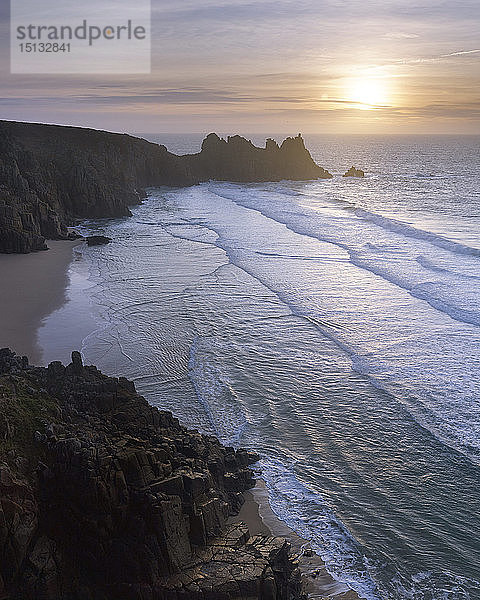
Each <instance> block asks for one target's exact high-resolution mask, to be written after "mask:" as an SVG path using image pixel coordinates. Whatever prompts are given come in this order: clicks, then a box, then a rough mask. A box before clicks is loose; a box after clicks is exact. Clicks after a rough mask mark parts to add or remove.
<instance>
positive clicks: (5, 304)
mask: <svg viewBox="0 0 480 600" xmlns="http://www.w3.org/2000/svg"><path fill="white" fill-rule="evenodd" d="M79 243H80V241H79V240H75V241H63V240H61V241H49V242H48V246H49V248H50V249H49V250H46V251H42V252H34V253H31V254H0V281H1V287H0V347H1V348H4V347H9V348H11V349H12V350H14V351H15V352H16V353H17V354H19V355H26V356H28V358H29V360H30V362H32V363H34V364H38V363H39V362H40V360H41V358H42V353H41V349H40V346H39V344H38V341H37V331H38V328H39V327H40V325H41V323H42V320H43V319H44V318H45V317H46V316H47V315H49V314H50V313H51V312H53V311H54V310H56V309H57V308H59V307H60V306H62V304H63V303H64V302H65V300H66V288H67V284H68V267H69V265H70V263H71V261H72V255H73V247H74V246H76V245H78V244H79Z"/></svg>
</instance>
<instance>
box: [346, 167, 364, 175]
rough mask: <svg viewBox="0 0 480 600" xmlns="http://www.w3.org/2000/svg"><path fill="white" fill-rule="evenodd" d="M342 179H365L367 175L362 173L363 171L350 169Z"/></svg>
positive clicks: (354, 168)
mask: <svg viewBox="0 0 480 600" xmlns="http://www.w3.org/2000/svg"><path fill="white" fill-rule="evenodd" d="M342 177H365V173H364V172H363V171H362V169H357V168H356V167H350V168H349V169H348V171H347V172H346V173H344V174H343V175H342Z"/></svg>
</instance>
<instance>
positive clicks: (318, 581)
mask: <svg viewBox="0 0 480 600" xmlns="http://www.w3.org/2000/svg"><path fill="white" fill-rule="evenodd" d="M233 520H234V521H243V522H244V523H246V524H247V525H248V529H249V531H250V534H251V535H275V536H280V537H284V538H286V539H288V540H289V541H290V543H291V544H292V548H293V549H294V552H295V553H296V554H297V555H298V557H299V566H300V570H301V572H302V576H303V581H304V586H305V591H306V592H308V594H309V598H310V599H311V600H321V599H325V598H335V600H357V599H358V598H359V596H358V595H357V594H356V593H355V592H353V591H352V590H350V589H349V588H348V587H347V586H346V585H344V584H342V583H339V582H338V581H336V580H335V579H333V577H332V576H331V575H330V574H329V573H328V572H327V570H326V569H325V564H324V562H323V561H322V559H321V558H320V557H319V556H318V555H317V554H315V553H314V552H313V551H312V550H311V548H310V544H309V542H308V540H306V539H304V538H302V537H300V536H299V535H297V534H296V533H295V532H294V531H293V530H292V529H290V527H288V525H286V524H285V523H284V522H283V521H281V520H280V519H279V518H278V517H277V516H276V515H275V513H274V512H273V511H272V509H271V508H270V504H269V502H268V491H267V488H266V486H265V483H264V481H263V479H258V480H257V485H256V486H255V487H254V488H253V489H252V490H251V491H250V492H247V493H246V494H245V503H244V505H243V506H242V508H241V510H240V513H239V514H238V515H237V516H236V517H234V519H233Z"/></svg>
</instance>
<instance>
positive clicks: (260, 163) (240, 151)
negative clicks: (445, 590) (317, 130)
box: [185, 133, 332, 182]
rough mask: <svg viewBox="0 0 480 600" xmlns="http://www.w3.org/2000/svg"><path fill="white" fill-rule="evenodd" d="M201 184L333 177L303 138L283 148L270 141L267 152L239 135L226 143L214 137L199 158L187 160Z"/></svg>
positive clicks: (288, 141)
mask: <svg viewBox="0 0 480 600" xmlns="http://www.w3.org/2000/svg"><path fill="white" fill-rule="evenodd" d="M185 158H186V159H187V160H188V163H189V165H190V168H191V171H192V173H193V174H194V176H195V177H196V178H198V179H199V180H203V179H205V177H206V178H207V179H216V180H219V181H240V182H248V181H280V180H282V179H294V180H302V179H319V178H322V179H329V178H331V177H332V175H331V174H330V173H329V172H328V171H326V170H325V169H322V167H319V166H318V165H317V164H315V162H314V161H313V159H312V157H311V156H310V153H309V152H308V150H307V149H306V148H305V144H304V142H303V138H302V136H301V135H300V134H298V136H297V137H295V138H291V137H290V138H286V139H285V140H284V141H283V142H282V144H281V145H280V146H279V145H278V144H277V143H276V142H275V140H272V139H267V142H266V146H265V148H257V147H256V146H254V145H253V144H252V142H250V141H249V140H246V139H245V138H243V137H240V136H239V135H235V136H231V137H228V138H227V139H226V140H224V139H222V138H220V137H218V135H216V134H215V133H210V134H209V135H208V136H207V137H206V138H205V139H204V140H203V143H202V150H201V152H200V153H199V154H193V155H190V156H187V157H185Z"/></svg>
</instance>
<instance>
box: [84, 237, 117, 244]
mask: <svg viewBox="0 0 480 600" xmlns="http://www.w3.org/2000/svg"><path fill="white" fill-rule="evenodd" d="M86 239H87V245H88V246H102V245H103V244H108V243H110V242H111V241H112V238H109V237H107V236H106V235H90V236H88V237H87V238H86Z"/></svg>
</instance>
